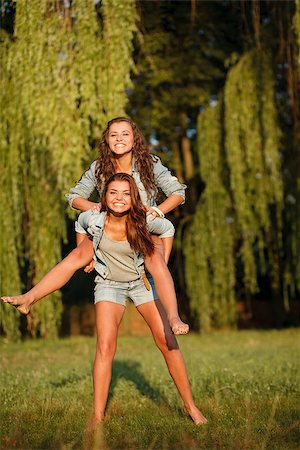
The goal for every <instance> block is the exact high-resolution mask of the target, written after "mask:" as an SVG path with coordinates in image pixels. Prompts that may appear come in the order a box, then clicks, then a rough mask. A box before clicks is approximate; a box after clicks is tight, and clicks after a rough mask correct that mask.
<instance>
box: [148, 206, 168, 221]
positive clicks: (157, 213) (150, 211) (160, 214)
mask: <svg viewBox="0 0 300 450" xmlns="http://www.w3.org/2000/svg"><path fill="white" fill-rule="evenodd" d="M146 208H147V212H146V215H147V216H150V215H151V216H152V217H151V219H150V222H151V221H152V220H154V219H156V218H157V217H161V218H162V217H164V216H165V215H164V213H163V212H162V211H160V209H159V208H157V206H155V207H152V206H147V207H146Z"/></svg>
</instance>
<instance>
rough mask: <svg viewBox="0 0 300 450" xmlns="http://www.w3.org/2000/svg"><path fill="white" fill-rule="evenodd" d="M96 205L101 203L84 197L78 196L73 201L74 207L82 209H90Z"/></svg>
mask: <svg viewBox="0 0 300 450" xmlns="http://www.w3.org/2000/svg"><path fill="white" fill-rule="evenodd" d="M94 206H99V203H95V202H90V201H89V200H86V199H85V198H82V197H77V198H75V199H74V200H73V202H72V208H75V209H79V210H80V211H88V210H89V209H92V208H93V207H94Z"/></svg>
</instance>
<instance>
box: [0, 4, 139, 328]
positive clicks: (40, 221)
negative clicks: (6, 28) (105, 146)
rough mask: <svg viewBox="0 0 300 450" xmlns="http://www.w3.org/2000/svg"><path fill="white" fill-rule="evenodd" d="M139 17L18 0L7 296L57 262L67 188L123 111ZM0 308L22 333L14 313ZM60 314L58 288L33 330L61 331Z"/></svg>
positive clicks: (6, 166)
mask: <svg viewBox="0 0 300 450" xmlns="http://www.w3.org/2000/svg"><path fill="white" fill-rule="evenodd" d="M116 10H117V13H116V12H115V11H116ZM135 20H136V12H135V7H134V3H133V1H132V0H125V1H124V0H103V1H102V2H101V3H100V4H99V3H98V4H97V5H96V4H95V2H93V1H87V0H76V1H74V2H72V4H71V5H70V4H69V3H68V2H64V4H63V5H62V3H61V2H48V1H47V0H42V1H40V0H31V1H24V2H18V3H17V6H16V17H15V29H14V36H13V39H12V40H9V39H8V38H7V37H5V39H4V38H3V39H2V41H1V44H0V47H1V56H3V58H1V59H2V69H1V89H0V91H1V94H0V110H1V125H0V127H1V128H0V129H1V148H0V152H1V162H3V165H2V167H3V169H1V175H2V176H1V202H3V203H2V208H3V209H5V219H4V220H2V221H1V225H2V228H3V229H2V233H1V236H2V239H1V258H3V260H2V264H1V269H0V270H1V287H0V291H1V294H2V295H6V294H12V293H13V294H16V293H18V292H20V290H21V289H22V287H23V288H25V289H28V288H29V287H30V286H31V285H32V284H34V283H35V282H36V281H37V280H39V279H40V278H41V276H43V275H44V273H45V272H47V271H48V270H49V268H50V267H52V266H53V265H54V264H55V263H56V262H57V261H58V260H59V259H60V258H61V252H60V247H61V241H62V240H63V239H65V216H64V210H65V201H64V193H65V191H66V190H68V188H69V187H70V186H71V185H73V184H74V181H75V180H76V179H78V177H79V176H80V174H81V173H82V170H83V167H85V166H86V165H87V163H88V162H90V161H91V159H92V158H93V157H94V156H95V154H94V153H93V152H92V151H91V148H90V143H91V142H93V141H94V140H95V139H96V138H97V137H99V134H100V131H101V129H102V128H103V126H104V124H105V123H106V121H107V120H108V119H109V118H111V116H112V115H115V114H123V113H124V108H125V104H126V96H125V89H126V88H128V87H129V85H130V82H129V73H130V70H131V69H132V68H133V62H132V58H131V51H132V37H133V32H134V30H135ZM120 43H121V44H120ZM120 61H121V62H122V63H121V64H119V62H120ZM112 73H113V74H114V76H113V77H112ZM5 255H6V256H5ZM8 255H9V256H8ZM4 256H5V258H4ZM22 280H25V284H24V283H22ZM1 310H2V326H3V329H4V331H5V332H6V333H7V334H8V335H9V336H11V337H12V336H15V337H17V336H18V317H17V316H16V314H15V312H14V311H13V309H12V308H10V307H9V306H8V305H1ZM61 313H62V305H61V299H60V294H59V293H55V294H53V295H52V298H51V299H50V298H49V300H48V301H45V302H41V303H40V304H39V305H37V306H36V307H35V311H34V315H33V320H32V321H31V330H32V333H33V334H36V333H40V334H41V335H42V336H44V337H50V336H55V335H56V334H57V332H58V328H59V324H60V318H61Z"/></svg>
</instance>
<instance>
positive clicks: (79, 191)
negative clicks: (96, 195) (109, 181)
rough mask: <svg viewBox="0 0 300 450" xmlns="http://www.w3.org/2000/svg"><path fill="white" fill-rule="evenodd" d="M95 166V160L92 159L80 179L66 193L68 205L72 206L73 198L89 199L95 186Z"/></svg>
mask: <svg viewBox="0 0 300 450" xmlns="http://www.w3.org/2000/svg"><path fill="white" fill-rule="evenodd" d="M95 167H96V161H94V162H93V163H92V164H91V165H90V168H89V169H88V170H87V171H86V172H85V173H84V174H83V175H82V177H81V179H80V180H79V181H78V183H77V184H76V186H74V187H73V188H72V189H70V191H69V192H68V193H67V194H66V197H67V199H68V202H69V205H70V206H71V208H72V203H73V201H74V200H75V198H79V197H81V198H85V199H89V197H90V195H91V194H92V192H93V191H94V190H95V189H96V188H97V180H96V177H95ZM72 209H74V208H72Z"/></svg>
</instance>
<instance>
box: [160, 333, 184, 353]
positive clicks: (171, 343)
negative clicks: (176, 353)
mask: <svg viewBox="0 0 300 450" xmlns="http://www.w3.org/2000/svg"><path fill="white" fill-rule="evenodd" d="M155 343H156V346H157V347H158V349H159V350H160V351H161V353H162V354H163V355H167V354H168V353H169V352H170V351H172V350H178V349H179V346H178V343H177V340H176V337H175V336H174V334H173V333H166V334H165V336H161V337H156V338H155Z"/></svg>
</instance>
